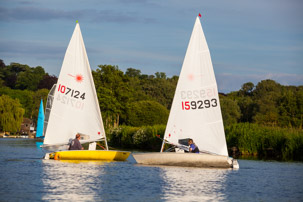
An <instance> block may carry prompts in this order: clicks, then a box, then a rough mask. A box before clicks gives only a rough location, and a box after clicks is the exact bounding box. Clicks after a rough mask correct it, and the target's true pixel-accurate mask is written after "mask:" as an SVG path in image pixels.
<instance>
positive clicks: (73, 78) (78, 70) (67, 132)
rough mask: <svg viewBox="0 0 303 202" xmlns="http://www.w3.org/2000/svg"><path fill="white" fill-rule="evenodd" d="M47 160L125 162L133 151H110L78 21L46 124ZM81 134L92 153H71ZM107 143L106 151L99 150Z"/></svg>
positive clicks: (47, 107) (52, 94) (50, 101)
mask: <svg viewBox="0 0 303 202" xmlns="http://www.w3.org/2000/svg"><path fill="white" fill-rule="evenodd" d="M44 130H45V131H44V134H45V138H44V142H43V145H42V147H43V148H45V149H46V150H48V151H51V152H52V153H47V154H46V155H45V159H55V160H105V161H125V160H126V159H127V158H128V156H129V154H130V152H127V151H109V150H108V145H107V141H106V135H105V130H104V125H103V121H102V117H101V111H100V107H99V101H98V98H97V93H96V89H95V84H94V81H93V77H92V72H91V68H90V65H89V61H88V57H87V54H86V49H85V45H84V41H83V38H82V34H81V30H80V25H79V23H78V22H77V23H76V27H75V30H74V32H73V35H72V38H71V40H70V42H69V45H68V47H67V50H66V53H65V57H64V60H63V64H62V67H61V71H60V75H59V77H58V82H57V84H55V85H54V86H53V88H52V89H51V91H50V93H49V96H48V100H47V106H46V112H45V122H44ZM76 134H80V143H81V144H83V143H89V148H88V150H67V149H68V146H69V143H70V142H71V140H73V139H74V138H75V135H76ZM99 141H104V145H105V146H104V147H105V150H96V144H97V142H99Z"/></svg>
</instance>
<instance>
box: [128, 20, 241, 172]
mask: <svg viewBox="0 0 303 202" xmlns="http://www.w3.org/2000/svg"><path fill="white" fill-rule="evenodd" d="M188 139H193V141H194V143H195V144H196V145H197V146H198V148H199V149H200V153H199V154H195V153H186V152H184V150H185V151H186V150H187V151H188V145H187V140H188ZM166 143H168V144H170V145H174V146H175V147H176V150H175V152H162V151H163V149H164V145H165V144H166ZM180 151H181V153H180ZM133 156H134V158H135V160H136V161H137V163H139V164H149V165H174V166H194V167H237V166H238V163H237V161H236V160H234V159H232V158H230V157H228V151H227V146H226V140H225V133H224V127H223V120H222V114H221V109H220V101H219V95H218V88H217V83H216V79H215V74H214V70H213V66H212V62H211V57H210V52H209V49H208V45H207V42H206V39H205V36H204V33H203V30H202V26H201V22H200V19H199V17H197V18H196V21H195V25H194V28H193V32H192V35H191V38H190V41H189V45H188V48H187V52H186V55H185V58H184V62H183V66H182V69H181V73H180V77H179V80H178V85H177V88H176V92H175V96H174V99H173V103H172V108H171V111H170V115H169V119H168V123H167V127H166V131H165V134H164V140H163V144H162V148H161V151H160V153H133Z"/></svg>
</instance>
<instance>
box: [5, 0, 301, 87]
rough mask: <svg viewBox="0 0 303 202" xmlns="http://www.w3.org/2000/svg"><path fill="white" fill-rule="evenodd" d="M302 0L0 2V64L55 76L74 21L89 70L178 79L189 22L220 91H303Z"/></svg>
mask: <svg viewBox="0 0 303 202" xmlns="http://www.w3.org/2000/svg"><path fill="white" fill-rule="evenodd" d="M302 10H303V1H302V0H266V1H264V0H255V1H250V0H228V1H226V0H216V1H214V0H186V1H184V0H78V1H76V0H0V59H2V60H3V61H4V63H5V64H6V65H9V64H10V63H12V62H17V63H21V64H27V65H29V66H30V67H36V66H42V67H43V68H44V69H45V71H46V72H47V73H49V74H50V75H56V76H58V75H59V72H60V68H61V65H62V62H63V58H64V54H65V51H66V48H67V46H68V43H69V41H70V38H71V36H72V33H73V30H74V28H75V24H76V20H78V21H79V23H80V27H81V31H82V36H83V39H84V43H85V46H86V50H87V55H88V58H89V61H90V65H91V68H92V69H93V70H95V69H96V68H97V67H98V65H104V64H109V65H117V66H118V67H119V69H120V70H122V71H123V72H125V71H126V70H127V68H135V69H139V70H141V73H142V74H148V75H153V74H154V73H156V72H165V73H166V75H167V76H168V77H172V76H174V75H179V73H180V71H181V67H182V63H183V59H184V56H185V53H186V49H187V45H188V42H189V39H190V35H191V32H192V29H193V25H194V22H195V19H196V16H197V15H198V14H199V13H201V15H202V18H201V24H202V27H203V30H204V34H205V36H206V39H207V43H208V47H209V49H210V53H211V57H212V62H213V66H214V71H215V75H216V80H217V83H218V88H219V91H220V92H224V93H229V92H231V91H237V90H239V89H240V88H241V86H242V84H244V83H246V82H253V83H254V84H255V85H256V84H257V83H258V82H260V81H261V80H265V79H273V80H275V81H277V82H278V83H280V84H282V85H296V86H298V85H303V12H302Z"/></svg>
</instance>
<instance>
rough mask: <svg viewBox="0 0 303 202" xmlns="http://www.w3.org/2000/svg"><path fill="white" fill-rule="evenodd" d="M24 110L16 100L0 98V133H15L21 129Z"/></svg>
mask: <svg viewBox="0 0 303 202" xmlns="http://www.w3.org/2000/svg"><path fill="white" fill-rule="evenodd" d="M23 114H24V109H23V108H22V107H21V105H20V103H19V100H18V99H12V98H10V97H9V96H7V95H2V96H0V115H1V116H0V131H4V132H5V131H8V132H17V131H19V130H20V128H21V123H22V117H23Z"/></svg>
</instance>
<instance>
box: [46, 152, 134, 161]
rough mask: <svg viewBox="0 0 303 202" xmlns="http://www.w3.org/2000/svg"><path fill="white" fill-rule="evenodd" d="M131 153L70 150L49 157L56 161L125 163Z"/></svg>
mask: <svg viewBox="0 0 303 202" xmlns="http://www.w3.org/2000/svg"><path fill="white" fill-rule="evenodd" d="M129 155H130V152H127V151H108V150H69V151H58V152H54V153H51V154H50V155H49V158H50V159H55V160H103V161H125V160H126V159H127V158H128V156H129Z"/></svg>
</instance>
